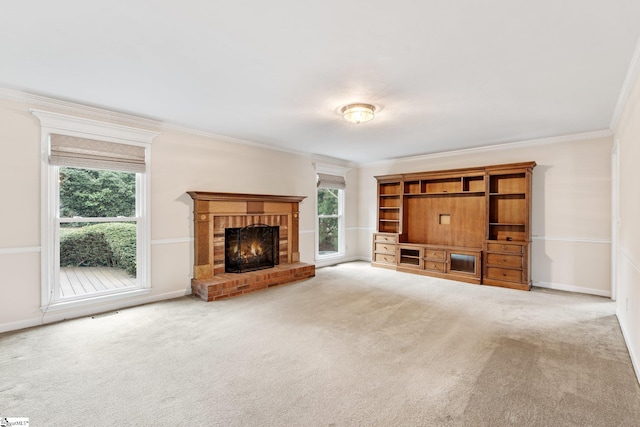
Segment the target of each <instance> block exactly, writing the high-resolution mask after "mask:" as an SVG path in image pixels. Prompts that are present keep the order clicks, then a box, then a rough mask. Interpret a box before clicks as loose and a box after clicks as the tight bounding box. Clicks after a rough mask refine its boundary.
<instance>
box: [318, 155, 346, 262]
mask: <svg viewBox="0 0 640 427" xmlns="http://www.w3.org/2000/svg"><path fill="white" fill-rule="evenodd" d="M316 171H317V192H316V206H317V210H316V218H317V221H316V227H317V233H316V241H317V245H316V258H317V259H318V260H323V259H328V258H335V257H341V256H344V254H345V248H346V243H345V225H344V197H345V196H344V193H345V187H346V184H345V178H344V174H345V173H346V170H344V169H342V168H340V169H337V168H336V167H327V166H324V167H323V166H319V165H316ZM328 172H330V173H328ZM337 173H340V174H339V175H338V174H337Z"/></svg>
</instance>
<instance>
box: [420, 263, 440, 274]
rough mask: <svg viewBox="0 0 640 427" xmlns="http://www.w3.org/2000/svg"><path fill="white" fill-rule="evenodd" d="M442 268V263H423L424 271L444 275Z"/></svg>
mask: <svg viewBox="0 0 640 427" xmlns="http://www.w3.org/2000/svg"><path fill="white" fill-rule="evenodd" d="M444 266H445V263H444V262H437V261H425V262H424V269H425V270H431V271H439V272H440V273H444V271H445V268H444Z"/></svg>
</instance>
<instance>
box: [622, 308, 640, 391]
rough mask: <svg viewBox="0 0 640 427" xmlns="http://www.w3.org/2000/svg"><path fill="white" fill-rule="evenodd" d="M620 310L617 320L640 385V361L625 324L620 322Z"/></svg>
mask: <svg viewBox="0 0 640 427" xmlns="http://www.w3.org/2000/svg"><path fill="white" fill-rule="evenodd" d="M619 309H620V307H618V310H619ZM618 310H616V318H617V319H618V325H620V330H621V331H622V337H623V338H624V343H625V344H626V345H627V351H628V352H629V357H630V358H631V366H633V370H634V371H635V373H636V380H637V381H638V383H639V384H640V360H638V359H637V358H636V356H635V354H633V350H632V349H631V346H630V345H629V342H630V341H629V339H628V335H627V333H626V331H625V330H624V324H623V323H622V322H621V321H620V314H619V313H618Z"/></svg>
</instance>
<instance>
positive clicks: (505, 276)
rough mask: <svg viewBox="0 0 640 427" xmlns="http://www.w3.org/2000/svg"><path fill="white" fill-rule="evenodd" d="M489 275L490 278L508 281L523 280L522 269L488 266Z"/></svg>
mask: <svg viewBox="0 0 640 427" xmlns="http://www.w3.org/2000/svg"><path fill="white" fill-rule="evenodd" d="M487 277H488V278H489V279H495V280H504V281H507V282H522V270H511V269H508V268H497V267H487Z"/></svg>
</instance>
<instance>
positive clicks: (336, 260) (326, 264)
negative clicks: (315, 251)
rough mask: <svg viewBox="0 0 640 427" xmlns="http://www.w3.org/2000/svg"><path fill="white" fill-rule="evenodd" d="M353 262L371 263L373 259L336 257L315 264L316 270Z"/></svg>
mask: <svg viewBox="0 0 640 427" xmlns="http://www.w3.org/2000/svg"><path fill="white" fill-rule="evenodd" d="M353 261H368V262H371V258H369V259H367V258H366V257H360V256H352V257H336V258H329V259H322V260H316V262H315V264H316V268H322V267H329V266H331V265H336V264H344V263H345V262H353Z"/></svg>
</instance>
